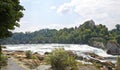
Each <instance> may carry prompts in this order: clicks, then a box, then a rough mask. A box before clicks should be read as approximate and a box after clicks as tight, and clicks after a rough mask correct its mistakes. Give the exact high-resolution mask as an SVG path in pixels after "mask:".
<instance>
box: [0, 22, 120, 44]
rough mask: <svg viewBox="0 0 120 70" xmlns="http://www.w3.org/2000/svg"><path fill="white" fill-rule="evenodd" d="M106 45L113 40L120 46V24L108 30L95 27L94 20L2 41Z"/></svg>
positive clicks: (27, 33)
mask: <svg viewBox="0 0 120 70" xmlns="http://www.w3.org/2000/svg"><path fill="white" fill-rule="evenodd" d="M94 40H97V41H101V42H103V43H104V44H106V42H107V41H108V40H112V41H115V42H117V43H118V44H120V24H117V25H116V28H115V29H112V30H108V28H107V27H106V26H105V25H102V24H99V25H95V23H94V21H93V20H89V21H86V22H84V24H82V25H80V26H79V27H74V28H73V27H72V28H64V29H60V30H56V29H42V30H39V31H35V32H26V33H22V32H20V33H14V34H13V35H12V37H9V38H7V39H3V40H0V43H1V44H37V43H63V44H64V43H68V44H69V43H70V44H91V42H92V41H94Z"/></svg>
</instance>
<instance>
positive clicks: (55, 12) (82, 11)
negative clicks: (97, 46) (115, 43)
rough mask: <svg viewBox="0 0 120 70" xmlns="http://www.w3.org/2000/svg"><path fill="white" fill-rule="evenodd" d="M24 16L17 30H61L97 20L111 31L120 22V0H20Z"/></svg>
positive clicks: (96, 21) (97, 22)
mask: <svg viewBox="0 0 120 70" xmlns="http://www.w3.org/2000/svg"><path fill="white" fill-rule="evenodd" d="M20 4H21V5H23V6H24V8H25V11H23V13H24V17H23V18H22V19H21V21H20V27H19V28H16V29H15V30H14V32H33V31H36V30H40V29H45V28H49V29H57V30H59V29H62V28H64V27H67V28H70V27H75V26H79V25H81V24H83V23H84V22H85V21H87V20H91V19H92V20H94V21H95V23H96V24H103V25H106V26H107V27H108V28H109V30H111V29H113V28H115V25H116V24H120V0H20Z"/></svg>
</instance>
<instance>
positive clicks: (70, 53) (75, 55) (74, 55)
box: [67, 50, 77, 58]
mask: <svg viewBox="0 0 120 70" xmlns="http://www.w3.org/2000/svg"><path fill="white" fill-rule="evenodd" d="M67 53H68V54H69V56H73V57H75V58H76V57H77V54H75V53H73V51H71V50H68V51H67Z"/></svg>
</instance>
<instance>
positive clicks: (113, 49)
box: [106, 41, 120, 55]
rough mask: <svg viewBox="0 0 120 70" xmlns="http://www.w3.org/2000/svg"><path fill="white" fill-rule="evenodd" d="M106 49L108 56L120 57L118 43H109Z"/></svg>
mask: <svg viewBox="0 0 120 70" xmlns="http://www.w3.org/2000/svg"><path fill="white" fill-rule="evenodd" d="M106 48H107V53H108V54H112V55H120V46H119V44H117V43H116V42H113V41H109V42H108V43H107V46H106Z"/></svg>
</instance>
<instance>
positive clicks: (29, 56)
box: [26, 50, 32, 59]
mask: <svg viewBox="0 0 120 70" xmlns="http://www.w3.org/2000/svg"><path fill="white" fill-rule="evenodd" d="M26 58H28V59H31V58H32V52H31V51H30V50H28V51H26Z"/></svg>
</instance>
